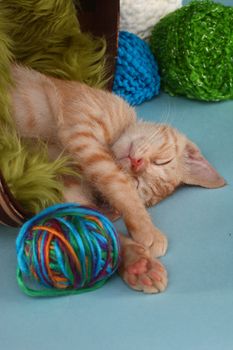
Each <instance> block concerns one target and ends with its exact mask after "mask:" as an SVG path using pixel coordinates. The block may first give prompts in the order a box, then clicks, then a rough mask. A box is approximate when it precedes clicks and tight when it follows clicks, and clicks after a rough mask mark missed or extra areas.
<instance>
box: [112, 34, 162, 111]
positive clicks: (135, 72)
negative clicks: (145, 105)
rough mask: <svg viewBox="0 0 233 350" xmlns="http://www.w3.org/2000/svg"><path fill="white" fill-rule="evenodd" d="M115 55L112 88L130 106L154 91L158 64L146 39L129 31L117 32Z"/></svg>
mask: <svg viewBox="0 0 233 350" xmlns="http://www.w3.org/2000/svg"><path fill="white" fill-rule="evenodd" d="M117 56H118V57H117V63H116V70H115V78H114V84H113V92H115V93H116V94H117V95H119V96H121V97H122V98H124V99H125V100H126V101H127V102H128V103H129V104H130V105H132V106H134V105H138V104H140V103H142V102H144V101H147V100H149V99H151V98H152V97H153V96H156V95H158V93H159V89H160V77H159V74H158V66H157V63H156V61H155V59H154V57H153V54H152V52H151V50H150V48H149V46H148V45H147V43H145V42H144V41H143V40H141V39H140V38H139V37H137V36H136V35H134V34H132V33H127V32H120V33H119V47H118V55H117Z"/></svg>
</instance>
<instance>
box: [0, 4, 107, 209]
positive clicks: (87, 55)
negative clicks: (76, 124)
mask: <svg viewBox="0 0 233 350" xmlns="http://www.w3.org/2000/svg"><path fill="white" fill-rule="evenodd" d="M105 50H106V43H105V40H103V39H93V38H91V37H90V36H89V35H87V34H84V33H81V31H80V28H79V24H78V21H77V18H76V14H75V8H74V6H73V3H72V0H7V1H0V72H1V74H0V169H1V172H2V174H3V176H4V179H5V181H6V183H7V185H8V187H9V189H10V191H11V192H12V194H13V196H14V197H15V199H16V200H17V201H18V202H19V203H20V204H21V205H22V206H23V208H25V209H27V210H29V211H31V212H35V213H36V212H38V211H39V210H41V209H43V208H45V207H47V206H49V205H52V204H54V203H58V202H60V201H61V199H62V190H63V186H62V182H61V181H59V178H60V176H61V175H64V174H69V175H74V172H73V170H72V169H71V168H70V167H69V166H68V163H69V162H68V159H67V157H63V156H61V157H60V158H59V159H57V160H56V161H55V162H50V161H49V159H48V154H47V147H46V145H45V144H43V143H42V142H38V145H37V147H36V149H34V150H33V151H32V147H31V146H29V145H28V144H27V143H26V142H25V140H20V139H19V137H18V136H17V133H16V131H15V129H14V126H13V120H12V118H11V113H10V112H11V104H10V99H9V88H10V86H11V84H12V83H13V82H12V81H11V77H10V64H11V62H12V61H13V60H14V61H15V60H16V61H18V62H20V63H22V64H25V65H28V66H30V67H32V68H34V69H36V70H38V71H41V72H42V73H45V74H49V75H53V76H56V77H59V78H63V79H72V80H79V81H82V82H85V83H87V84H89V85H92V86H96V87H103V86H104V84H105V83H106V79H105V78H106V75H105V72H106V70H105Z"/></svg>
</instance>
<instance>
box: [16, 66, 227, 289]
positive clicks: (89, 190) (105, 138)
mask: <svg viewBox="0 0 233 350" xmlns="http://www.w3.org/2000/svg"><path fill="white" fill-rule="evenodd" d="M12 75H13V78H14V81H15V86H14V88H13V89H12V91H11V95H12V101H13V114H14V119H15V123H16V126H17V129H18V132H19V134H20V135H21V136H23V137H30V138H33V137H35V138H36V137H39V138H41V139H43V140H46V141H47V142H48V143H49V145H50V146H51V150H53V152H54V150H55V153H56V152H60V151H61V150H64V149H65V150H66V151H67V152H68V153H69V154H70V155H71V156H72V158H73V159H74V161H75V162H77V168H78V171H79V172H80V170H81V172H82V174H83V177H82V180H80V181H79V182H78V180H77V179H69V178H67V179H64V182H65V184H66V191H65V193H64V198H65V200H66V201H71V202H79V203H82V204H86V205H91V206H93V205H98V203H100V202H101V201H102V202H106V203H108V205H109V206H111V207H113V208H114V209H115V210H116V211H117V212H118V213H119V214H120V215H122V217H123V219H124V221H125V224H126V227H127V229H128V232H129V234H130V236H131V238H130V237H126V236H124V235H120V240H121V244H122V264H121V267H120V269H119V271H120V274H121V276H122V277H123V279H124V280H125V281H126V283H127V284H128V285H130V286H131V287H132V288H134V289H137V290H143V291H144V292H147V293H156V292H159V291H162V290H164V289H165V287H166V284H167V275H166V270H165V268H164V267H163V265H162V264H161V263H160V262H159V260H156V259H154V257H159V256H162V255H164V254H165V252H166V249H167V239H166V237H165V236H164V235H163V234H162V233H161V232H160V231H159V229H157V228H156V227H155V226H154V225H153V223H152V221H151V218H150V216H149V214H148V212H147V211H146V209H145V206H151V205H154V204H156V203H158V202H159V201H160V200H161V199H163V198H165V197H166V196H168V195H169V194H171V193H172V192H173V191H174V190H175V188H176V187H178V186H179V185H181V184H193V185H199V186H204V187H208V188H215V187H220V186H223V185H224V183H225V181H224V179H223V178H222V177H220V176H219V175H218V173H217V172H216V170H214V168H213V167H212V166H211V165H210V164H209V163H208V161H207V160H206V159H205V158H204V157H203V156H202V154H201V153H200V151H199V149H198V148H197V146H195V145H194V144H193V143H192V142H191V141H189V140H188V139H187V138H186V137H185V136H184V135H182V134H181V133H179V132H178V131H177V130H175V129H173V128H171V127H169V126H167V125H162V124H154V123H146V122H143V121H137V119H136V115H135V111H134V110H133V109H132V108H131V107H130V106H129V105H128V104H127V103H125V102H124V101H123V100H122V99H121V98H119V97H117V96H115V95H113V94H111V93H109V92H106V91H103V90H97V89H94V88H91V87H88V86H86V85H84V84H81V83H79V82H70V81H62V80H58V79H55V78H51V77H47V76H45V75H42V74H40V73H38V72H36V71H33V70H30V69H27V68H24V67H20V66H13V67H12Z"/></svg>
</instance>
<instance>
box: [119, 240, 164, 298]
mask: <svg viewBox="0 0 233 350" xmlns="http://www.w3.org/2000/svg"><path fill="white" fill-rule="evenodd" d="M119 274H120V275H121V277H122V278H123V280H124V281H125V282H126V284H127V285H128V286H129V287H131V288H132V289H135V290H138V291H143V292H144V293H159V292H163V291H164V290H165V288H166V286H167V272H166V269H165V268H164V266H163V265H162V264H161V262H160V261H159V260H154V259H152V258H150V256H149V255H148V254H147V253H146V252H145V250H144V249H143V248H142V247H139V246H137V245H133V244H132V245H128V246H126V247H124V252H123V261H122V265H121V267H120V269H119Z"/></svg>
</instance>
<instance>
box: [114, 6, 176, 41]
mask: <svg viewBox="0 0 233 350" xmlns="http://www.w3.org/2000/svg"><path fill="white" fill-rule="evenodd" d="M181 4H182V0H146V1H142V0H121V2H120V30H123V31H128V32H131V33H134V34H136V35H138V36H139V37H140V38H142V39H148V38H149V36H150V34H151V30H152V28H153V27H154V25H155V24H156V23H158V22H159V21H160V19H161V18H162V17H164V16H166V15H167V14H168V13H170V12H172V11H175V10H176V9H178V8H179V7H180V6H181Z"/></svg>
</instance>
